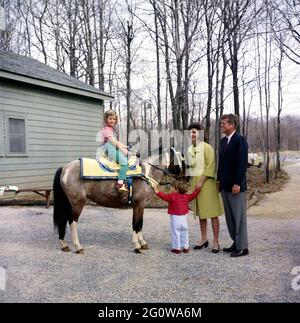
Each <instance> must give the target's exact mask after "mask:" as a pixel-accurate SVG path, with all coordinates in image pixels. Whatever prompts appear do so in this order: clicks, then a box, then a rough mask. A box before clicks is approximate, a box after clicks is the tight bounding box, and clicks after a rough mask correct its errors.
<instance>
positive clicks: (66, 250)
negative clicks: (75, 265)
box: [61, 246, 71, 252]
mask: <svg viewBox="0 0 300 323" xmlns="http://www.w3.org/2000/svg"><path fill="white" fill-rule="evenodd" d="M61 250H62V251H64V252H68V251H71V249H70V248H69V246H64V247H62V248H61Z"/></svg>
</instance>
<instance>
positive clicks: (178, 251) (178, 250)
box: [171, 249, 181, 254]
mask: <svg viewBox="0 0 300 323" xmlns="http://www.w3.org/2000/svg"><path fill="white" fill-rule="evenodd" d="M171 252H173V253H177V254H180V253H181V250H180V249H171Z"/></svg>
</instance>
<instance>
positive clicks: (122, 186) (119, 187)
mask: <svg viewBox="0 0 300 323" xmlns="http://www.w3.org/2000/svg"><path fill="white" fill-rule="evenodd" d="M115 188H116V189H117V190H118V191H124V192H128V189H127V188H126V186H125V184H124V183H123V184H120V183H118V182H117V183H116V185H115Z"/></svg>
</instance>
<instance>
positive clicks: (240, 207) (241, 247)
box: [217, 114, 249, 257]
mask: <svg viewBox="0 0 300 323" xmlns="http://www.w3.org/2000/svg"><path fill="white" fill-rule="evenodd" d="M238 125H239V116H237V115H235V114H226V115H223V116H222V117H221V122H220V126H221V131H222V132H223V133H224V134H225V137H224V138H223V139H222V140H221V146H220V153H219V167H218V176H217V181H218V183H219V189H220V191H221V195H222V199H223V203H224V210H225V218H226V223H227V228H228V231H229V234H230V237H231V239H232V240H233V244H232V246H231V247H229V248H224V249H223V251H224V252H229V253H231V257H240V256H246V255H248V254H249V251H248V235H247V213H246V190H247V183H246V171H247V166H248V143H247V140H246V138H245V137H243V136H242V135H240V134H239V133H238V132H237V131H236V129H237V128H238Z"/></svg>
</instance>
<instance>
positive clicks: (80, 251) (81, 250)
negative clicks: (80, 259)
mask: <svg viewBox="0 0 300 323" xmlns="http://www.w3.org/2000/svg"><path fill="white" fill-rule="evenodd" d="M76 253H77V254H78V255H82V254H84V249H83V248H82V249H79V250H76Z"/></svg>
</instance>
